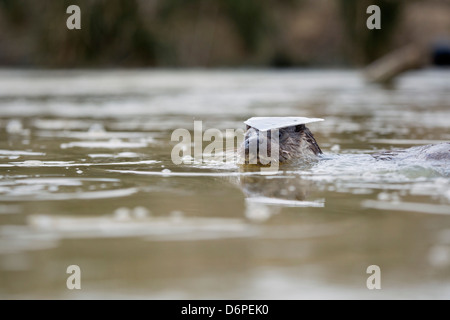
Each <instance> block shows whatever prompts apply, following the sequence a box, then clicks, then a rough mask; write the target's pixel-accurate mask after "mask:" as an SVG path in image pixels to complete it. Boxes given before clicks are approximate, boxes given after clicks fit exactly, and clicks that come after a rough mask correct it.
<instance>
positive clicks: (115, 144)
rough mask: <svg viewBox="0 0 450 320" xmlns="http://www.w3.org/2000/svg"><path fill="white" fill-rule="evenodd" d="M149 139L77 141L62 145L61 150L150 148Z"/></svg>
mask: <svg viewBox="0 0 450 320" xmlns="http://www.w3.org/2000/svg"><path fill="white" fill-rule="evenodd" d="M148 142H149V141H148V139H146V140H141V141H136V142H126V141H122V140H120V139H111V140H108V141H77V142H68V143H62V144H61V149H69V148H86V149H124V148H133V149H134V148H145V147H147V146H148Z"/></svg>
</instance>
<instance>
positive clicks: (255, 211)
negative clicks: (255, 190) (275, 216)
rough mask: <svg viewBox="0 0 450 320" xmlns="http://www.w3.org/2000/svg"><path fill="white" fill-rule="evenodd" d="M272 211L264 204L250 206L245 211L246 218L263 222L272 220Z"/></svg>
mask: <svg viewBox="0 0 450 320" xmlns="http://www.w3.org/2000/svg"><path fill="white" fill-rule="evenodd" d="M270 216H271V213H270V209H269V208H268V207H267V206H265V205H262V204H252V205H248V206H247V209H246V210H245V217H246V218H247V219H249V220H253V221H257V222H262V221H266V220H268V219H269V218H270Z"/></svg>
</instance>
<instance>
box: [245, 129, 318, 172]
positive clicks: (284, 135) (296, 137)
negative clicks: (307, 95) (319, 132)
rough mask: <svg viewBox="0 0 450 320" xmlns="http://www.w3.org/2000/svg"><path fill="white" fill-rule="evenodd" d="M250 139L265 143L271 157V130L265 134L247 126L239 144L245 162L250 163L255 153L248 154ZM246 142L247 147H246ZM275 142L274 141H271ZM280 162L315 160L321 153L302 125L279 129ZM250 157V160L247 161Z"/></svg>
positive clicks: (258, 156)
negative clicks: (242, 140)
mask: <svg viewBox="0 0 450 320" xmlns="http://www.w3.org/2000/svg"><path fill="white" fill-rule="evenodd" d="M250 139H257V140H258V142H257V143H258V144H259V145H262V144H264V143H266V145H267V154H268V155H269V156H270V157H272V150H271V144H272V139H271V132H270V131H269V132H267V134H261V133H260V132H259V131H258V130H257V129H255V128H252V127H247V132H246V133H245V136H244V142H243V143H242V146H241V152H242V154H244V152H245V160H246V163H249V162H250V163H251V159H254V157H255V155H249V154H248V153H249V150H248V144H249V140H250ZM246 143H247V148H246ZM273 143H275V142H273ZM278 144H279V146H278V149H279V157H278V160H279V162H280V163H285V162H292V161H298V160H304V161H308V160H309V161H310V160H317V159H318V156H319V155H320V154H322V150H321V149H320V147H319V145H318V144H317V142H316V140H315V139H314V135H313V134H312V133H311V131H310V130H309V129H308V128H307V127H306V126H305V125H304V124H302V125H298V126H292V127H287V128H282V129H279V141H278ZM249 159H250V161H249ZM257 160H258V162H260V154H259V149H258V155H257Z"/></svg>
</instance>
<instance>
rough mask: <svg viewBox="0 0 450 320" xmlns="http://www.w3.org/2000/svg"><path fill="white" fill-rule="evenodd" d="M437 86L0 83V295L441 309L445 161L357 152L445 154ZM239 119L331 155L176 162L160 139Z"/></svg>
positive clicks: (248, 80) (254, 79) (439, 80)
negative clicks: (434, 303) (299, 127)
mask: <svg viewBox="0 0 450 320" xmlns="http://www.w3.org/2000/svg"><path fill="white" fill-rule="evenodd" d="M448 79H450V72H449V71H448V70H447V71H442V70H441V71H438V70H425V71H420V72H414V73H409V74H407V75H405V76H403V77H401V78H399V79H398V81H397V82H396V83H395V85H394V86H391V87H381V86H377V85H368V84H366V83H364V81H363V80H362V78H361V77H360V75H359V73H358V72H356V71H335V70H333V71H301V70H294V71H283V72H279V71H252V70H240V71H229V70H216V71H201V70H191V71H164V70H156V71H150V70H142V71H70V72H69V71H15V70H3V71H0V178H1V179H0V297H1V298H152V299H153V298H168V299H177V298H194V299H201V298H206V299H210V298H234V299H242V298H257V299H259V298H263V299H298V298H364V299H365V298H368V299H372V298H375V299H378V298H446V299H448V298H450V178H449V167H450V164H449V163H448V161H447V162H445V161H443V162H439V163H430V162H426V161H422V160H421V161H377V160H375V159H374V158H373V157H372V156H371V155H370V154H372V153H375V152H380V151H383V150H391V149H396V148H405V147H411V146H420V145H423V144H430V143H439V142H445V141H449V140H450V132H449V130H448V128H449V126H450V81H448ZM252 116H306V117H319V118H324V119H325V121H324V122H320V123H313V124H310V125H308V127H309V128H310V129H311V131H312V132H313V133H314V134H315V137H316V139H317V141H318V143H319V145H320V146H321V148H322V150H323V151H324V152H325V154H326V157H325V158H326V159H324V160H322V161H320V162H319V163H317V164H309V165H299V166H290V167H282V168H281V170H280V172H278V173H277V174H275V175H265V174H261V172H260V171H259V170H256V171H255V170H240V169H239V167H238V166H237V165H236V164H235V163H233V162H230V161H228V162H224V161H218V160H209V161H204V162H202V161H193V162H192V163H190V164H181V165H174V164H173V162H172V161H171V157H170V154H171V150H172V148H173V147H174V145H175V144H176V142H171V141H170V140H171V134H172V132H173V130H175V129H177V128H186V129H188V130H190V131H191V132H192V130H193V127H194V120H202V121H203V129H204V130H206V129H208V128H217V129H219V130H221V131H223V132H225V130H226V129H239V128H241V129H242V128H243V127H244V126H243V123H242V122H243V121H244V120H246V119H247V118H249V117H252ZM192 133H193V132H192ZM232 158H233V152H232V150H227V151H226V153H225V154H224V159H228V160H230V159H232ZM74 264H75V265H78V266H80V268H81V272H82V276H81V286H82V289H81V290H68V289H67V287H66V280H67V277H68V276H69V275H68V274H67V273H66V269H67V267H68V266H69V265H74ZM370 265H378V266H379V267H380V268H381V290H368V289H367V287H366V280H367V278H368V276H369V274H367V273H366V269H367V267H368V266H370Z"/></svg>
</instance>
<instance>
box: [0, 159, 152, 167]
mask: <svg viewBox="0 0 450 320" xmlns="http://www.w3.org/2000/svg"><path fill="white" fill-rule="evenodd" d="M159 162H160V161H157V160H141V161H124V162H100V163H85V162H83V163H77V162H74V161H40V160H27V161H23V162H10V163H9V164H0V167H61V168H65V167H93V166H122V165H123V166H128V165H139V164H155V163H159Z"/></svg>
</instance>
